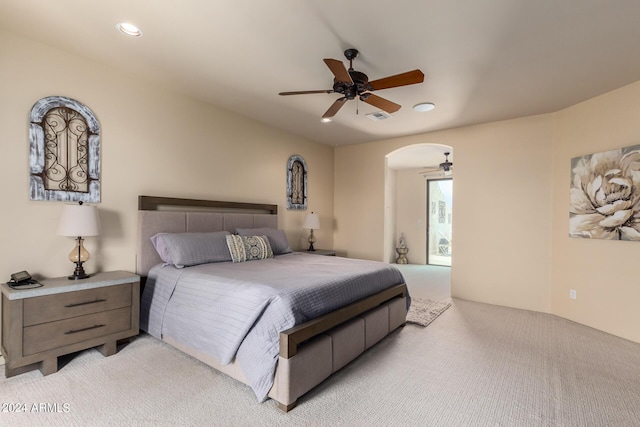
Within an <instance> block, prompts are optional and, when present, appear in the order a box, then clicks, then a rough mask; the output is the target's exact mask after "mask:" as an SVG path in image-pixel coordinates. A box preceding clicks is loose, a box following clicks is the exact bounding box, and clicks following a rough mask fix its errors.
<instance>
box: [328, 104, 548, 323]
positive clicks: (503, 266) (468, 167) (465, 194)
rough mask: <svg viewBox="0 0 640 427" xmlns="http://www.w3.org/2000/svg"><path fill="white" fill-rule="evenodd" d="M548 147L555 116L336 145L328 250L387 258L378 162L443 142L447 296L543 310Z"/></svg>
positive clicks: (381, 169)
mask: <svg viewBox="0 0 640 427" xmlns="http://www.w3.org/2000/svg"><path fill="white" fill-rule="evenodd" d="M552 142H553V116H552V115H541V116H534V117H527V118H522V119H516V120H510V121H504V122H498V123H490V124H485V125H479V126H471V127H467V128H461V129H453V130H447V131H442V132H433V133H428V134H423V135H414V136H410V137H404V138H396V139H392V140H386V141H379V142H374V143H368V144H359V145H352V146H346V147H345V146H343V147H337V148H336V154H335V189H334V192H335V217H336V224H337V226H336V229H335V237H334V244H335V249H337V250H338V251H343V252H346V253H347V254H348V255H349V256H353V257H360V258H368V259H374V260H385V258H384V243H383V241H382V236H383V233H382V230H383V225H384V218H383V212H384V209H383V203H384V188H385V185H384V177H385V162H384V158H385V155H386V154H388V153H390V152H392V151H393V150H396V149H398V148H400V147H404V146H408V145H413V144H422V143H434V144H444V145H447V146H450V147H453V151H454V153H455V185H454V186H453V198H454V209H453V239H454V241H455V250H454V251H455V255H454V256H453V261H452V262H453V268H452V294H453V296H455V297H458V298H464V299H470V300H475V301H482V302H487V303H492V304H501V305H508V306H512V307H518V308H526V309H531V310H537V311H543V312H548V311H549V308H550V290H551V288H550V268H551V267H550V264H549V262H550V257H551V202H552V191H551V189H552V182H551V178H552V165H553V144H552ZM354 165H356V167H354ZM398 182H400V178H399V177H398ZM396 215H397V216H398V218H400V216H401V213H400V209H398V212H397V213H396ZM414 216H415V215H414ZM411 221H412V222H416V221H417V220H416V221H414V220H411ZM408 243H409V242H408ZM411 246H413V244H410V248H411ZM410 255H411V253H410ZM409 260H411V257H409Z"/></svg>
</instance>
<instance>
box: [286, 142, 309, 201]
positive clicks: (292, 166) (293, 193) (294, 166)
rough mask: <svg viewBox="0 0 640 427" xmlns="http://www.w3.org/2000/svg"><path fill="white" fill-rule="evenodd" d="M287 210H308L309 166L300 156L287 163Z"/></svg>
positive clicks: (290, 159)
mask: <svg viewBox="0 0 640 427" xmlns="http://www.w3.org/2000/svg"><path fill="white" fill-rule="evenodd" d="M287 209H299V210H306V209H307V164H306V163H305V161H304V159H303V158H302V156H298V155H294V156H291V157H289V161H288V162H287Z"/></svg>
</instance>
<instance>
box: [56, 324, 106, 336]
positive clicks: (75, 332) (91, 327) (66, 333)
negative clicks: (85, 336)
mask: <svg viewBox="0 0 640 427" xmlns="http://www.w3.org/2000/svg"><path fill="white" fill-rule="evenodd" d="M104 326H106V325H93V326H89V327H88V328H82V329H72V330H70V331H67V332H65V333H64V334H65V335H71V334H77V333H78V332H84V331H88V330H90V329H98V328H102V327H104Z"/></svg>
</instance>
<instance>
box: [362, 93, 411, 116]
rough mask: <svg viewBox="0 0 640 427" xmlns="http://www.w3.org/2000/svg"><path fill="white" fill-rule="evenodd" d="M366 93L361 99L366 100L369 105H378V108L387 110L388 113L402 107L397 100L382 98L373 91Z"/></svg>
mask: <svg viewBox="0 0 640 427" xmlns="http://www.w3.org/2000/svg"><path fill="white" fill-rule="evenodd" d="M366 95H367V96H366V98H365V97H364V96H363V97H362V98H360V99H361V100H363V101H364V102H366V103H367V104H369V105H373V106H374V107H377V108H379V109H381V110H384V111H386V112H387V113H395V112H396V111H398V110H399V109H400V107H401V106H400V105H398V104H396V103H395V102H391V101H389V100H388V99H384V98H381V97H379V96H377V95H374V94H372V93H367V94H366Z"/></svg>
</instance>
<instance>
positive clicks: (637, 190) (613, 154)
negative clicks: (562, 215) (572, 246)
mask: <svg viewBox="0 0 640 427" xmlns="http://www.w3.org/2000/svg"><path fill="white" fill-rule="evenodd" d="M569 235H570V236H571V237H584V238H590V239H607V240H634V241H640V145H634V146H631V147H625V148H621V149H618V150H611V151H604V152H602V153H595V154H589V155H586V156H581V157H574V158H573V159H571V193H570V202H569Z"/></svg>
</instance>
